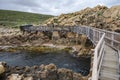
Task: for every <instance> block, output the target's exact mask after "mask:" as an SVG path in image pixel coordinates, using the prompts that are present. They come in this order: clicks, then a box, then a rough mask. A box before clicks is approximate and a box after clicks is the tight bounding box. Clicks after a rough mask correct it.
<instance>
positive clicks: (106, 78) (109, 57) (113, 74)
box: [100, 45, 119, 80]
mask: <svg viewBox="0 0 120 80" xmlns="http://www.w3.org/2000/svg"><path fill="white" fill-rule="evenodd" d="M104 48H105V54H104V57H103V62H102V67H101V71H100V80H119V58H118V54H117V51H115V50H114V49H112V48H111V47H109V46H107V45H105V47H104Z"/></svg>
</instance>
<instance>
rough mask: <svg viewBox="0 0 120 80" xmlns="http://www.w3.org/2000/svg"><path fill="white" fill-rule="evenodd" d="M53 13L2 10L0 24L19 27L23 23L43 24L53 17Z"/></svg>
mask: <svg viewBox="0 0 120 80" xmlns="http://www.w3.org/2000/svg"><path fill="white" fill-rule="evenodd" d="M51 17H52V16H51V15H43V14H35V13H28V12H19V11H10V10H0V26H2V27H18V26H20V25H22V24H35V25H37V24H41V23H42V22H43V21H45V20H47V19H48V18H51Z"/></svg>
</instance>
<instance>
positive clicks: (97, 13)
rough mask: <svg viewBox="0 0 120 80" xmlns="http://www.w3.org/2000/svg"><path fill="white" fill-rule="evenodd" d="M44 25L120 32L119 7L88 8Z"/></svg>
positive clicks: (61, 16)
mask: <svg viewBox="0 0 120 80" xmlns="http://www.w3.org/2000/svg"><path fill="white" fill-rule="evenodd" d="M44 23H45V24H44V25H55V26H57V25H60V26H73V25H86V26H91V27H96V28H100V29H107V30H115V31H117V32H120V5H118V6H113V7H111V8H107V7H106V6H100V5H98V6H96V7H94V8H89V7H88V8H86V9H83V10H81V11H78V12H74V13H69V14H61V15H60V16H57V17H54V18H51V19H48V20H46V21H45V22H44Z"/></svg>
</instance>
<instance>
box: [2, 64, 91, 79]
mask: <svg viewBox="0 0 120 80" xmlns="http://www.w3.org/2000/svg"><path fill="white" fill-rule="evenodd" d="M0 75H1V74H0ZM4 77H5V78H4V79H2V80H38V79H40V80H87V79H88V78H89V76H84V77H83V76H82V75H81V74H79V73H75V72H73V71H72V70H69V69H65V68H59V69H58V68H57V67H56V66H55V65H54V64H52V63H51V64H49V65H41V66H33V67H27V66H26V67H17V66H16V67H10V66H9V67H7V68H6V71H5V75H4Z"/></svg>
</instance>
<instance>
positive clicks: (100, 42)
mask: <svg viewBox="0 0 120 80" xmlns="http://www.w3.org/2000/svg"><path fill="white" fill-rule="evenodd" d="M26 30H28V31H30V30H32V31H61V30H64V31H71V32H75V33H77V34H84V35H86V36H87V37H88V38H89V39H90V40H91V41H92V42H93V44H94V45H95V49H94V53H93V54H94V57H93V66H92V77H91V80H98V79H99V75H100V70H101V64H102V60H103V56H104V51H105V50H104V45H105V44H108V45H109V46H111V47H113V48H114V49H116V50H118V52H120V51H119V50H120V34H119V33H115V32H111V31H106V30H102V29H97V28H92V27H87V26H83V27H81V26H80V27H79V26H72V27H43V26H41V27H30V28H29V29H28V28H27V29H26ZM119 56H120V53H119ZM119 59H120V58H119Z"/></svg>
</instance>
